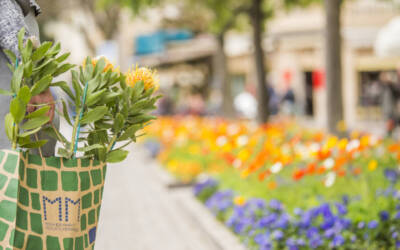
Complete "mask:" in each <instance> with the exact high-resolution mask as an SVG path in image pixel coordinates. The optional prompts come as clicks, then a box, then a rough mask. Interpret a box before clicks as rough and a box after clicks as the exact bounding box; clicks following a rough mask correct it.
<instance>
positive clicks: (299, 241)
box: [297, 238, 306, 246]
mask: <svg viewBox="0 0 400 250" xmlns="http://www.w3.org/2000/svg"><path fill="white" fill-rule="evenodd" d="M297 245H299V246H305V245H306V241H305V240H303V239H301V238H300V239H298V240H297Z"/></svg>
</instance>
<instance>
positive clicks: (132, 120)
mask: <svg viewBox="0 0 400 250" xmlns="http://www.w3.org/2000/svg"><path fill="white" fill-rule="evenodd" d="M154 119H157V117H156V116H152V115H145V114H141V115H137V116H134V117H132V118H129V122H130V123H132V124H138V123H145V122H148V121H151V120H154Z"/></svg>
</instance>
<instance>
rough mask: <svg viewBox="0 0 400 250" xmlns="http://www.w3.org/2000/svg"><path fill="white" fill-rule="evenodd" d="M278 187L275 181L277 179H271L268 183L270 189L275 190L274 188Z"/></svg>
mask: <svg viewBox="0 0 400 250" xmlns="http://www.w3.org/2000/svg"><path fill="white" fill-rule="evenodd" d="M277 187H278V184H277V183H276V182H275V181H270V182H269V183H268V188H269V189H270V190H274V189H276V188H277Z"/></svg>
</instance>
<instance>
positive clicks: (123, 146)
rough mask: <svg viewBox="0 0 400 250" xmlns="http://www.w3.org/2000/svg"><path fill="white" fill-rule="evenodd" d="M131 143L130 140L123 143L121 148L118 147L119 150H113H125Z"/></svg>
mask: <svg viewBox="0 0 400 250" xmlns="http://www.w3.org/2000/svg"><path fill="white" fill-rule="evenodd" d="M132 142H133V141H132V140H129V141H128V142H127V143H125V144H124V145H122V146H121V147H119V148H117V149H115V150H120V149H123V148H125V147H126V146H128V145H129V144H131V143H132Z"/></svg>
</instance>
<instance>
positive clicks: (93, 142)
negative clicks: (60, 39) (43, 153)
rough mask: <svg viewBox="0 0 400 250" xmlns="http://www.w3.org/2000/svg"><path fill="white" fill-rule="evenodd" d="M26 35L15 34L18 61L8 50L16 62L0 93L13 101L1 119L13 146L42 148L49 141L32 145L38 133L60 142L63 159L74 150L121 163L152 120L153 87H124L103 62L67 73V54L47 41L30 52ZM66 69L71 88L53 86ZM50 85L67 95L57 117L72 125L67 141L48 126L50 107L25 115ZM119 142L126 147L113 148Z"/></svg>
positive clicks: (116, 72) (115, 72) (139, 84)
mask: <svg viewBox="0 0 400 250" xmlns="http://www.w3.org/2000/svg"><path fill="white" fill-rule="evenodd" d="M24 32H25V31H24V30H23V29H22V30H21V31H20V32H19V35H18V37H19V50H20V52H21V58H22V60H21V61H19V60H17V57H16V56H15V55H14V54H12V52H10V51H7V52H6V53H7V55H8V56H9V58H11V59H12V60H15V63H14V64H13V65H10V69H11V70H12V72H13V77H12V80H11V90H0V93H1V94H3V95H8V96H12V97H13V99H12V100H11V104H10V113H9V114H7V115H6V117H5V119H4V120H5V128H6V134H7V136H8V138H9V139H10V141H12V143H13V148H14V149H16V148H17V146H19V147H21V148H25V149H26V148H38V147H41V146H43V145H44V144H45V143H46V142H47V141H45V140H41V141H31V137H32V135H35V134H36V133H37V132H39V131H41V130H42V131H44V132H45V133H47V134H48V135H49V136H51V137H53V138H55V139H56V140H58V141H59V142H60V143H61V144H62V147H61V148H60V149H59V152H58V153H59V154H60V155H61V156H63V157H66V158H72V157H75V154H76V151H80V152H84V155H85V157H90V158H95V159H98V160H101V161H108V162H113V163H114V162H120V161H122V160H124V159H125V158H126V157H127V155H128V151H125V150H123V148H124V147H126V146H127V145H129V144H130V143H132V142H135V141H136V137H137V132H138V131H139V130H140V129H142V128H143V127H144V126H145V125H146V124H148V123H149V122H150V121H151V120H153V119H155V117H154V116H151V115H149V113H150V112H151V111H152V110H154V109H155V102H156V101H157V99H158V98H159V97H158V96H153V93H154V91H155V87H156V84H153V85H151V84H150V85H146V86H147V87H145V84H144V83H143V81H140V80H138V81H136V82H131V83H130V86H127V84H126V83H125V78H126V76H125V75H124V74H122V73H120V72H119V70H116V69H114V68H113V66H112V65H111V64H110V63H109V62H108V61H107V60H106V59H104V58H102V59H100V60H95V59H93V60H92V59H91V58H87V60H86V61H85V63H84V65H82V66H80V67H79V70H71V69H72V68H74V67H75V65H71V64H68V63H63V62H64V61H65V60H66V59H67V58H68V56H69V53H67V54H63V55H60V56H59V55H58V54H59V52H60V48H61V46H60V44H55V45H53V44H52V43H49V42H45V43H43V44H42V45H41V46H40V47H39V48H33V45H32V42H31V41H30V40H28V41H27V42H26V45H24V41H23V34H24ZM142 70H143V69H142ZM145 70H146V69H145ZM69 71H70V72H71V76H72V86H70V85H68V84H67V83H66V82H53V79H54V77H56V76H58V75H61V74H63V73H65V72H69ZM148 80H149V79H147V81H148ZM150 80H152V79H150ZM150 83H151V81H150ZM147 84H149V82H148V83H147ZM49 87H59V88H60V89H61V90H62V91H64V92H65V93H66V94H67V96H68V97H69V99H68V100H61V102H62V106H63V110H62V112H61V113H62V115H63V116H64V118H65V120H66V121H67V123H68V124H69V125H70V126H72V130H73V133H72V137H71V138H70V139H67V138H65V137H64V136H63V135H62V134H61V133H60V131H58V129H57V128H55V127H54V126H51V127H50V126H46V124H48V122H49V117H48V116H47V112H48V111H49V109H50V103H47V104H42V105H39V106H38V107H37V109H36V110H35V111H34V112H32V113H27V112H26V111H27V107H28V105H31V104H29V102H30V100H31V98H32V96H35V95H38V94H40V93H42V92H44V91H47V90H48V89H49ZM68 106H74V107H75V114H76V115H75V116H72V115H71V114H70V112H69V111H68ZM81 129H82V133H80V130H81ZM78 142H83V144H84V146H83V147H80V148H78V147H77V146H78ZM117 142H122V143H124V144H123V145H122V146H120V147H119V148H115V145H116V143H117Z"/></svg>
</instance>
